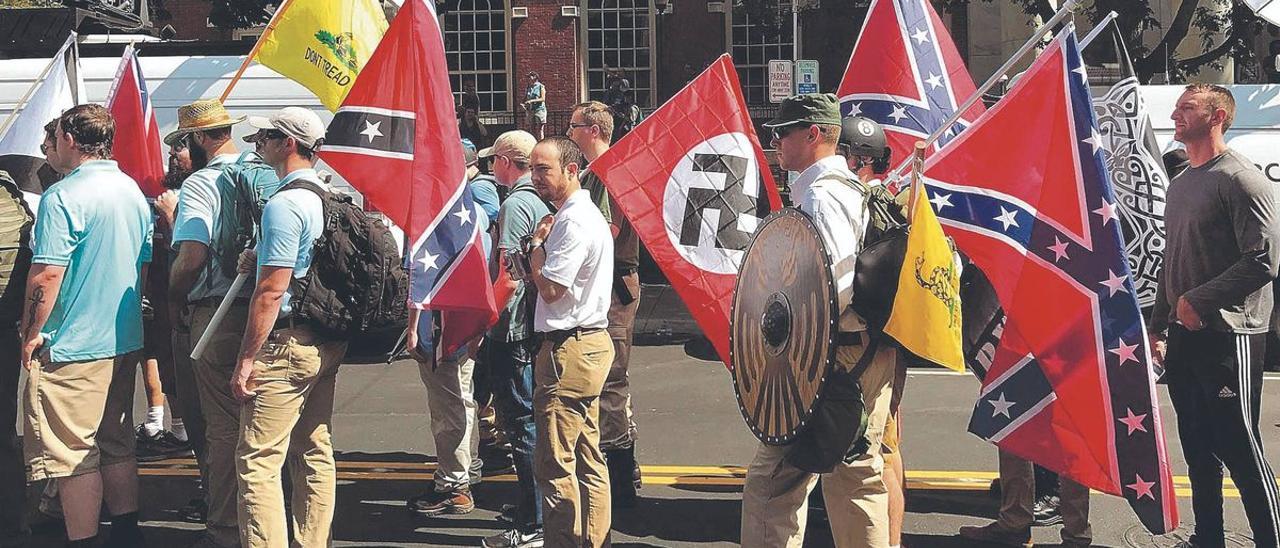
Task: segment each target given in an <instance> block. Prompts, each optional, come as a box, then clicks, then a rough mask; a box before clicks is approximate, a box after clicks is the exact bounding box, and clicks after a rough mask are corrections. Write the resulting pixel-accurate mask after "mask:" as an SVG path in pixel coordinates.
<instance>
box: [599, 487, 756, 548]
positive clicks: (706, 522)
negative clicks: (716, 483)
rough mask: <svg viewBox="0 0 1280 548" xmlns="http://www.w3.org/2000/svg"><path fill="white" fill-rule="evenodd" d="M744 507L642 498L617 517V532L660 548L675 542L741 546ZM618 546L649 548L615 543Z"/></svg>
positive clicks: (724, 502)
mask: <svg viewBox="0 0 1280 548" xmlns="http://www.w3.org/2000/svg"><path fill="white" fill-rule="evenodd" d="M741 512H742V503H741V502H740V501H739V500H738V499H737V498H733V499H687V498H661V499H657V498H641V499H640V500H639V501H638V502H637V504H636V507H635V508H632V509H629V510H619V511H615V512H614V513H613V530H614V531H615V532H617V533H622V534H625V535H627V536H631V537H637V538H640V539H647V538H653V539H654V542H656V543H657V544H656V546H670V543H673V542H735V543H736V542H738V527H739V520H740V516H741ZM614 546H649V544H634V543H615V544H614Z"/></svg>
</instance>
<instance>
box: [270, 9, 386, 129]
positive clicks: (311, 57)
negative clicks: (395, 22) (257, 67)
mask: <svg viewBox="0 0 1280 548" xmlns="http://www.w3.org/2000/svg"><path fill="white" fill-rule="evenodd" d="M271 25H272V29H271V30H269V31H268V32H267V34H266V35H265V36H263V37H262V44H260V46H259V49H258V62H259V63H262V64H263V65H266V66H268V67H271V69H272V70H275V71H276V72H279V73H280V74H282V75H284V76H285V77H286V78H289V79H290V80H293V81H295V82H298V83H299V84H302V85H304V86H306V87H307V89H309V90H311V92H312V93H315V94H316V97H319V98H320V102H321V103H324V106H325V108H327V109H329V110H330V111H335V110H338V107H339V106H340V105H342V100H343V99H344V98H346V96H347V92H348V91H350V90H351V84H352V83H354V82H355V81H356V75H357V74H359V73H360V69H361V68H363V67H364V64H365V62H366V61H368V60H369V56H370V55H372V54H373V50H374V48H376V47H378V41H379V40H382V34H383V33H385V32H386V31H387V18H386V16H385V15H383V12H382V6H380V5H379V4H378V1H377V0H291V1H290V2H287V3H286V4H285V5H284V7H282V8H281V11H280V13H278V14H276V17H275V20H274V21H272V22H271Z"/></svg>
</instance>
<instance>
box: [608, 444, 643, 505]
mask: <svg viewBox="0 0 1280 548" xmlns="http://www.w3.org/2000/svg"><path fill="white" fill-rule="evenodd" d="M604 459H605V462H606V463H607V464H608V465H609V495H610V498H611V499H612V501H613V507H614V508H635V506H636V483H638V480H637V479H636V477H637V474H636V470H638V467H637V466H636V452H635V448H634V447H629V448H627V449H612V450H609V451H605V452H604Z"/></svg>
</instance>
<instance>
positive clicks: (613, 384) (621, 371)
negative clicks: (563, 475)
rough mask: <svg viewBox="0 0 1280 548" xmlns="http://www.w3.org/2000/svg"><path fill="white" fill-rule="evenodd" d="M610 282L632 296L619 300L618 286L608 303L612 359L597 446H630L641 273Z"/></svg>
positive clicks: (602, 398)
mask: <svg viewBox="0 0 1280 548" xmlns="http://www.w3.org/2000/svg"><path fill="white" fill-rule="evenodd" d="M613 283H615V284H618V283H621V284H623V285H625V286H626V288H627V291H629V292H630V293H631V295H632V296H633V297H635V300H633V301H631V302H630V303H627V304H622V302H621V301H619V300H618V289H617V288H615V289H614V291H613V298H612V300H611V301H610V304H609V338H610V339H612V340H613V361H612V363H611V364H610V366H609V376H608V377H607V378H605V381H604V389H603V390H601V391H600V449H601V450H604V451H612V450H614V449H630V448H631V447H634V446H635V442H636V422H635V417H634V414H633V413H632V411H631V379H630V378H629V377H628V373H627V370H628V369H629V368H630V366H631V339H632V336H633V335H634V333H635V322H636V312H637V311H638V310H639V309H640V275H639V274H637V273H634V272H633V273H631V274H628V275H626V276H621V277H618V278H614V280H613Z"/></svg>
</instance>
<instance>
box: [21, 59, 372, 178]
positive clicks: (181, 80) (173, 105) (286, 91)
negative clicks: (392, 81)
mask: <svg viewBox="0 0 1280 548" xmlns="http://www.w3.org/2000/svg"><path fill="white" fill-rule="evenodd" d="M144 48H145V46H144ZM243 59H244V58H243V57H232V56H218V57H147V56H145V51H144V55H143V56H142V57H140V58H139V60H140V63H141V65H142V74H143V77H144V78H146V81H147V89H148V90H149V91H150V92H151V104H152V107H153V108H154V109H155V113H156V122H157V123H158V124H159V125H160V133H161V135H162V136H163V135H164V134H166V133H168V132H170V131H172V130H173V129H174V128H176V127H177V125H178V107H180V106H182V105H185V104H188V103H191V102H192V101H195V100H197V99H204V98H217V97H218V96H220V95H221V94H222V91H223V90H224V89H226V87H227V84H228V83H230V81H231V78H232V77H233V76H235V73H236V70H237V69H239V68H240V63H241V62H242V61H243ZM48 62H49V60H48V59H12V60H6V61H0V120H2V119H4V118H6V117H8V116H9V113H10V112H12V111H13V109H14V108H15V106H16V103H17V102H18V101H19V100H20V99H21V98H22V96H23V95H24V94H26V92H27V90H28V88H30V86H31V84H32V82H33V81H34V80H35V79H36V78H37V77H38V76H39V75H40V72H41V71H42V70H44V67H45V66H46V65H47V64H48ZM119 65H120V58H119V57H93V58H81V59H80V69H81V77H82V78H83V79H84V87H85V93H87V94H88V97H87V98H86V99H87V102H93V103H102V102H105V101H106V99H107V93H109V92H110V91H111V83H112V81H113V80H114V79H115V75H116V69H117V68H118V67H119ZM290 106H297V107H304V108H309V109H311V110H314V111H315V112H316V113H317V114H319V115H320V118H321V119H322V120H324V121H325V123H326V124H327V123H329V120H330V119H332V118H333V114H332V113H331V112H329V111H328V110H327V109H325V108H324V106H323V105H321V104H320V100H319V99H316V97H315V95H314V94H312V93H311V92H310V91H308V90H307V88H304V87H302V86H301V85H300V84H298V83H296V82H294V81H292V80H289V79H288V78H285V77H283V76H281V75H280V74H278V73H276V72H275V71H273V70H271V69H269V68H267V67H264V66H262V65H258V64H254V65H252V66H250V67H249V69H248V70H246V71H245V73H244V76H242V77H241V78H240V82H239V83H237V84H236V87H235V88H234V89H233V90H232V93H231V96H230V97H228V98H227V101H226V107H227V110H229V111H230V112H231V114H232V115H233V116H242V115H251V114H256V115H266V114H269V113H271V112H273V111H276V110H279V109H281V108H284V107H290ZM232 133H233V135H234V136H235V137H236V145H237V146H239V147H240V148H241V149H244V150H248V149H249V147H250V146H251V145H248V144H247V143H243V142H241V141H240V140H239V138H240V137H242V136H244V135H248V134H250V133H253V130H252V128H250V127H249V126H248V124H239V125H236V126H235V127H234V128H233V129H232ZM162 146H163V145H162ZM166 152H167V149H166ZM319 167H320V168H321V169H326V167H325V166H324V165H323V161H322V162H321V165H320V166H319ZM330 171H332V170H330ZM332 183H333V185H334V187H335V189H337V190H341V191H343V192H347V193H349V194H351V195H352V196H353V197H354V198H355V199H356V200H357V201H362V199H361V198H360V195H359V193H358V192H355V190H354V189H353V188H351V185H350V184H348V183H347V182H346V181H345V180H343V179H342V178H341V177H339V176H336V175H335V176H334V178H333V181H332Z"/></svg>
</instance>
